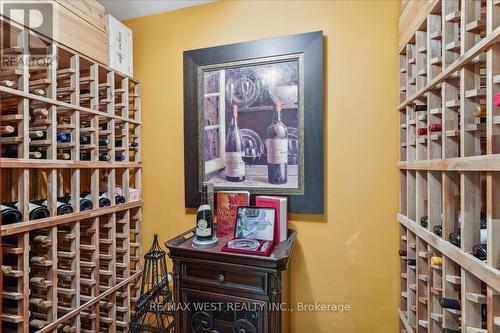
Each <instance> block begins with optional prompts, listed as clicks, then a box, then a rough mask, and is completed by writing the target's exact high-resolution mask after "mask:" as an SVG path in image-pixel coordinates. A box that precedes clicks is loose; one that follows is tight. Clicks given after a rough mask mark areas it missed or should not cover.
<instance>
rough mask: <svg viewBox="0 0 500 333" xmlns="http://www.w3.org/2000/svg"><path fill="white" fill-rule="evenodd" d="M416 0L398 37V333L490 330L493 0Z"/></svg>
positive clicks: (497, 78)
mask: <svg viewBox="0 0 500 333" xmlns="http://www.w3.org/2000/svg"><path fill="white" fill-rule="evenodd" d="M424 2H425V3H426V6H427V7H426V8H425V11H424V14H423V15H421V14H416V13H412V14H411V15H414V17H415V22H416V23H415V24H414V29H413V31H411V29H410V32H409V33H407V37H406V38H404V39H403V38H401V35H400V52H399V64H400V67H399V71H400V105H399V106H398V113H399V119H400V122H399V125H400V129H399V131H400V161H399V162H398V167H399V170H400V205H399V213H398V215H397V219H398V221H399V223H400V256H401V295H400V309H399V317H400V331H401V332H406V333H417V332H429V333H435V332H448V333H454V332H463V333H486V332H488V333H498V332H500V271H499V268H500V45H499V44H498V42H499V38H500V37H499V35H500V27H499V25H500V1H498V0H446V1H421V3H424ZM410 3H411V2H410ZM481 244H482V245H481ZM485 252H486V253H485Z"/></svg>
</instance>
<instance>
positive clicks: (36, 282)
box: [30, 276, 46, 286]
mask: <svg viewBox="0 0 500 333" xmlns="http://www.w3.org/2000/svg"><path fill="white" fill-rule="evenodd" d="M45 282H46V280H45V278H43V277H39V276H34V277H32V278H31V279H30V283H31V284H34V285H37V286H43V285H44V284H45Z"/></svg>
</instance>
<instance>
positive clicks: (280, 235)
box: [255, 195, 288, 244]
mask: <svg viewBox="0 0 500 333" xmlns="http://www.w3.org/2000/svg"><path fill="white" fill-rule="evenodd" d="M255 206H257V207H273V208H274V209H276V223H274V244H278V243H279V242H282V241H284V240H286V238H287V237H288V199H287V198H286V197H272V196H264V195H260V196H257V197H256V198H255Z"/></svg>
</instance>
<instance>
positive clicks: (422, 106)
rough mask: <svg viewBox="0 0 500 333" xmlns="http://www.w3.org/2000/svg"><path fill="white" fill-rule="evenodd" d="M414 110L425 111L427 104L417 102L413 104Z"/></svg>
mask: <svg viewBox="0 0 500 333" xmlns="http://www.w3.org/2000/svg"><path fill="white" fill-rule="evenodd" d="M415 111H417V112H418V111H427V105H426V104H417V105H415Z"/></svg>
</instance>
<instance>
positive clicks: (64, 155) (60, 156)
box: [57, 153, 71, 160]
mask: <svg viewBox="0 0 500 333" xmlns="http://www.w3.org/2000/svg"><path fill="white" fill-rule="evenodd" d="M70 158H71V154H70V153H57V159H58V160H69V159H70Z"/></svg>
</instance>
